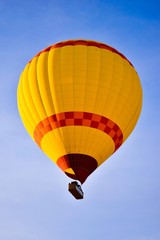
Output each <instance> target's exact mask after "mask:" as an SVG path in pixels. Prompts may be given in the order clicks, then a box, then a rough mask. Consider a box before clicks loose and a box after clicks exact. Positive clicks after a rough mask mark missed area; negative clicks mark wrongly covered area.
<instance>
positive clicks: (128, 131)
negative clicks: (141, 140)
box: [123, 96, 142, 141]
mask: <svg viewBox="0 0 160 240" xmlns="http://www.w3.org/2000/svg"><path fill="white" fill-rule="evenodd" d="M141 97H142V96H141ZM141 97H140V98H139V105H137V109H136V111H135V112H134V115H133V116H132V118H131V120H130V122H129V123H128V124H127V125H126V126H125V129H124V131H123V135H124V141H125V140H126V139H127V138H128V137H129V135H130V134H131V132H132V131H133V129H134V127H135V125H136V123H137V119H138V117H139V115H140V113H141V108H142V103H141Z"/></svg>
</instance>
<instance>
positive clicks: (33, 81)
mask: <svg viewBox="0 0 160 240" xmlns="http://www.w3.org/2000/svg"><path fill="white" fill-rule="evenodd" d="M26 81H27V79H26ZM29 86H30V92H31V95H32V99H33V102H34V105H35V108H36V109H37V112H38V115H39V117H40V120H43V119H44V118H46V112H45V109H44V106H43V103H42V99H41V95H40V92H39V86H38V82H37V57H35V58H33V59H32V61H31V63H30V65H29Z"/></svg>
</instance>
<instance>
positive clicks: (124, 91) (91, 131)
mask: <svg viewBox="0 0 160 240" xmlns="http://www.w3.org/2000/svg"><path fill="white" fill-rule="evenodd" d="M17 97H18V109H19V113H20V115H21V118H22V121H23V123H24V126H25V127H26V129H27V131H28V132H29V134H30V136H31V137H32V138H33V140H34V141H35V142H36V143H37V144H38V146H39V147H40V148H41V149H42V150H43V151H44V152H45V153H46V155H47V156H48V157H49V158H51V159H52V161H53V162H55V163H56V164H57V165H58V166H59V167H60V168H61V169H62V171H64V172H65V173H66V174H67V175H68V176H69V177H70V178H72V179H77V180H79V181H80V182H81V183H83V182H84V181H85V180H86V178H87V177H88V176H89V175H90V174H91V173H92V172H93V171H94V170H95V169H96V168H97V167H99V166H100V165H101V164H102V163H103V162H104V161H105V160H106V159H108V157H109V156H111V155H112V154H113V153H114V152H115V151H116V150H117V149H118V148H119V147H120V146H121V145H122V144H123V142H124V141H125V140H126V139H127V137H128V136H129V135H130V133H131V132H132V130H133V129H134V127H135V125H136V123H137V120H138V118H139V115H140V112H141V107H142V88H141V84H140V80H139V77H138V75H137V73H136V71H135V69H134V67H133V65H132V64H131V63H130V62H129V60H128V59H127V58H126V57H125V56H124V55H122V54H121V53H120V52H118V51H117V50H116V49H114V48H112V47H110V46H108V45H106V44H103V43H99V42H95V41H87V40H69V41H64V42H60V43H56V44H54V45H52V46H50V47H48V48H46V49H44V50H43V51H41V52H40V53H38V54H37V55H36V56H35V57H34V58H33V59H32V60H31V61H30V62H29V63H28V64H27V65H26V67H25V69H24V70H23V72H22V74H21V77H20V81H19V85H18V91H17Z"/></svg>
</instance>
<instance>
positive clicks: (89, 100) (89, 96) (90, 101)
mask: <svg viewBox="0 0 160 240" xmlns="http://www.w3.org/2000/svg"><path fill="white" fill-rule="evenodd" d="M97 89H98V86H97V85H89V84H86V90H85V106H84V110H85V111H88V112H91V113H92V112H95V104H96V98H97Z"/></svg>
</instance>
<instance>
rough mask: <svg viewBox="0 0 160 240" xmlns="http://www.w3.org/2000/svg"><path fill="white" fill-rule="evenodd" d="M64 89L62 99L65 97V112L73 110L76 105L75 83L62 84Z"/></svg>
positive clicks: (62, 89)
mask: <svg viewBox="0 0 160 240" xmlns="http://www.w3.org/2000/svg"><path fill="white" fill-rule="evenodd" d="M61 91H62V99H63V107H64V112H67V111H72V110H73V105H74V93H73V91H74V85H73V84H72V83H70V84H62V86H61Z"/></svg>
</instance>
